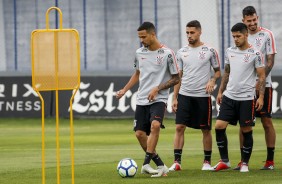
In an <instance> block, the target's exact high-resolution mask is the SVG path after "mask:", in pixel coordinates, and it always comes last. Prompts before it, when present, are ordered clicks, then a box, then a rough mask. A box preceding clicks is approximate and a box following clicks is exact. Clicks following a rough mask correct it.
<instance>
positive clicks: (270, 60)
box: [265, 54, 275, 77]
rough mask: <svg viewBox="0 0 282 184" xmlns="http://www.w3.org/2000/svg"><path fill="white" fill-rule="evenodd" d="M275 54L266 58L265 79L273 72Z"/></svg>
mask: <svg viewBox="0 0 282 184" xmlns="http://www.w3.org/2000/svg"><path fill="white" fill-rule="evenodd" d="M274 57H275V55H274V54H270V55H267V56H266V64H265V77H267V76H268V74H269V73H270V71H271V70H272V68H273V66H274Z"/></svg>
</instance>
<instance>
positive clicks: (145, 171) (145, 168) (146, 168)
mask: <svg viewBox="0 0 282 184" xmlns="http://www.w3.org/2000/svg"><path fill="white" fill-rule="evenodd" d="M158 173H159V172H158V170H156V169H153V168H152V167H151V166H150V165H149V164H146V165H143V166H142V168H141V174H158Z"/></svg>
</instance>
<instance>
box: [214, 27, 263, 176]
mask: <svg viewBox="0 0 282 184" xmlns="http://www.w3.org/2000/svg"><path fill="white" fill-rule="evenodd" d="M231 32H232V36H233V39H234V42H235V45H236V46H234V47H230V48H228V49H227V50H226V53H225V69H224V70H225V72H224V75H223V77H222V80H221V84H220V88H219V91H218V96H217V103H218V104H219V105H220V108H219V113H218V116H217V120H216V124H215V133H216V142H217V147H218V150H219V153H220V158H221V160H220V161H219V163H218V164H217V165H215V166H214V169H215V171H220V170H224V169H228V168H230V162H229V157H228V140H227V135H226V128H227V125H228V124H231V125H236V124H237V121H239V124H240V129H241V131H242V134H243V137H244V141H243V147H242V164H241V166H240V172H249V167H248V162H249V159H250V157H251V154H252V149H253V134H252V126H254V124H255V109H256V110H258V111H259V110H261V109H262V107H263V102H264V91H265V68H264V62H263V57H262V54H261V53H260V51H259V50H257V49H256V48H254V47H253V46H252V45H250V44H249V42H248V28H247V26H246V25H245V24H244V23H237V24H235V25H234V26H233V27H232V29H231ZM256 76H258V81H257V84H256ZM256 86H257V89H258V91H259V92H258V93H259V94H258V98H257V100H255V89H256Z"/></svg>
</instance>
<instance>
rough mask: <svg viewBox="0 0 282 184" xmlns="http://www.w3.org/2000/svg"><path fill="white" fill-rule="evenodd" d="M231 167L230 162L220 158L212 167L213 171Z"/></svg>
mask: <svg viewBox="0 0 282 184" xmlns="http://www.w3.org/2000/svg"><path fill="white" fill-rule="evenodd" d="M230 167H231V165H230V162H223V161H222V160H220V161H219V162H218V163H217V164H216V165H215V166H214V167H213V169H214V171H220V170H226V169H229V168H230Z"/></svg>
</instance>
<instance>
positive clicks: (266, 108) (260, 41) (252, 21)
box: [234, 6, 277, 170]
mask: <svg viewBox="0 0 282 184" xmlns="http://www.w3.org/2000/svg"><path fill="white" fill-rule="evenodd" d="M242 14H243V20H242V21H243V23H244V24H246V25H247V27H248V30H249V36H248V40H249V43H250V44H252V45H253V46H254V47H256V48H257V49H258V50H260V52H261V53H262V55H263V57H264V61H265V75H266V88H265V93H264V105H263V108H262V109H261V110H260V111H257V112H256V117H260V118H261V122H262V125H263V128H264V132H265V142H266V146H267V157H266V161H265V164H264V166H263V167H262V168H261V169H262V170H273V169H274V150H275V142H276V133H275V129H274V126H273V123H272V118H271V113H272V86H271V83H272V82H271V69H272V67H273V65H274V56H275V54H276V53H277V51H276V44H275V39H274V36H273V33H272V32H271V31H270V30H268V29H265V28H263V27H259V26H258V16H257V13H256V9H255V8H254V7H253V6H247V7H245V8H244V9H243V11H242ZM242 143H243V135H242V132H241V131H240V148H241V155H242V150H243V149H242V147H243V144H242ZM240 164H241V162H239V164H238V165H237V167H235V168H234V170H238V169H239V168H240Z"/></svg>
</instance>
